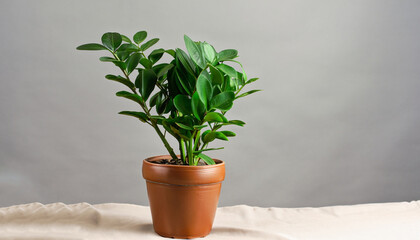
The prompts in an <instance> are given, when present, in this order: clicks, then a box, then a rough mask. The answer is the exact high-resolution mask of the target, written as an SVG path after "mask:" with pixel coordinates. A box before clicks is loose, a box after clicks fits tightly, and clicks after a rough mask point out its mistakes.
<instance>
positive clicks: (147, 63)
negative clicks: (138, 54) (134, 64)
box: [140, 58, 153, 69]
mask: <svg viewBox="0 0 420 240" xmlns="http://www.w3.org/2000/svg"><path fill="white" fill-rule="evenodd" d="M140 64H141V65H143V67H145V68H147V69H151V68H152V67H153V63H152V62H151V61H150V60H149V59H147V58H141V59H140Z"/></svg>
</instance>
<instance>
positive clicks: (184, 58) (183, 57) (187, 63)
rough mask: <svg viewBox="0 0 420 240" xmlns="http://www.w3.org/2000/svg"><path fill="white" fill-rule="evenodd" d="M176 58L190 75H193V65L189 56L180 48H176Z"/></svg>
mask: <svg viewBox="0 0 420 240" xmlns="http://www.w3.org/2000/svg"><path fill="white" fill-rule="evenodd" d="M176 58H177V59H178V60H179V61H180V62H181V64H182V66H184V68H185V69H186V70H187V71H188V72H189V73H191V75H193V76H195V65H194V63H193V62H192V60H191V58H190V57H189V56H188V55H187V54H186V53H185V52H184V51H183V50H182V49H179V48H177V49H176Z"/></svg>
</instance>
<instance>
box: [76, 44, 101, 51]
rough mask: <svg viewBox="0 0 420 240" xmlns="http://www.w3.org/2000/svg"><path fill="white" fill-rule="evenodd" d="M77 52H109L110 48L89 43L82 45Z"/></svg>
mask: <svg viewBox="0 0 420 240" xmlns="http://www.w3.org/2000/svg"><path fill="white" fill-rule="evenodd" d="M76 49H77V50H88V51H97V50H108V48H106V47H104V46H102V45H101V44H99V43H88V44H83V45H80V46H78V47H77V48H76Z"/></svg>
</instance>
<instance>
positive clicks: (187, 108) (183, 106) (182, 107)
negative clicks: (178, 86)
mask: <svg viewBox="0 0 420 240" xmlns="http://www.w3.org/2000/svg"><path fill="white" fill-rule="evenodd" d="M174 105H175V107H176V109H178V111H179V112H181V113H182V114H183V115H190V114H191V113H192V112H191V99H190V98H189V97H188V96H186V95H178V96H176V97H175V98H174Z"/></svg>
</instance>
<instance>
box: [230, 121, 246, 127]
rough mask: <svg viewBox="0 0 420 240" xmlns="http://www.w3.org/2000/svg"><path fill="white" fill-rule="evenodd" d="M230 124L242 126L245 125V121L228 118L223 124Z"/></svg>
mask: <svg viewBox="0 0 420 240" xmlns="http://www.w3.org/2000/svg"><path fill="white" fill-rule="evenodd" d="M230 124H233V125H237V126H241V127H243V126H244V125H245V122H243V121H241V120H230V121H229V122H228V123H227V124H225V125H230Z"/></svg>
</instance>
